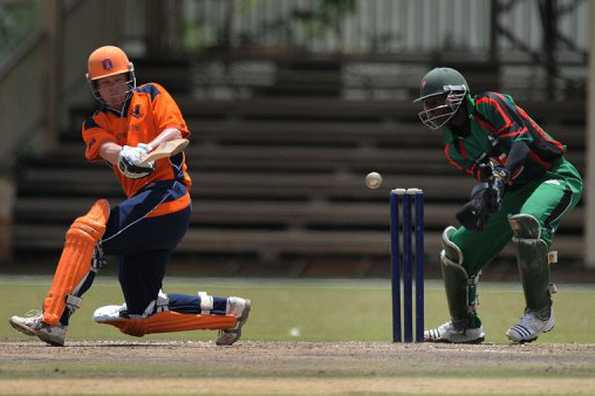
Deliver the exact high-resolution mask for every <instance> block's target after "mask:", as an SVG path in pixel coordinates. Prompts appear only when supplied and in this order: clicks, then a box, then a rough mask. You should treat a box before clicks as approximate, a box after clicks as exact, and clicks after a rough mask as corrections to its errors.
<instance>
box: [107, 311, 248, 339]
mask: <svg viewBox="0 0 595 396" xmlns="http://www.w3.org/2000/svg"><path fill="white" fill-rule="evenodd" d="M98 323H104V324H109V325H112V326H116V327H117V328H118V329H120V331H121V332H122V333H125V334H128V335H132V336H135V337H142V336H144V335H145V334H151V333H170V332H174V331H187V330H199V329H202V330H224V329H230V328H232V327H234V326H235V325H236V317H235V316H233V315H195V314H183V313H179V312H174V311H164V312H158V313H156V314H153V315H151V316H148V317H146V318H138V319H136V318H135V319H127V318H121V319H116V320H108V321H98Z"/></svg>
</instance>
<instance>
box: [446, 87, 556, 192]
mask: <svg viewBox="0 0 595 396" xmlns="http://www.w3.org/2000/svg"><path fill="white" fill-rule="evenodd" d="M463 105H466V106H467V111H468V114H469V131H468V133H465V134H464V135H463V134H460V133H457V132H455V131H452V130H450V129H449V128H447V127H444V128H443V137H444V143H445V146H444V154H445V156H446V158H447V159H448V161H449V162H450V163H451V164H452V165H453V166H454V167H455V168H457V169H459V170H461V171H463V172H465V173H467V174H469V175H471V176H473V177H475V178H476V179H478V180H479V178H480V166H479V165H480V164H482V163H485V162H487V161H489V160H492V161H494V162H495V163H497V164H500V165H504V164H505V163H506V159H507V156H508V153H509V152H510V149H511V146H512V144H513V143H514V142H517V141H523V142H525V143H526V144H527V146H528V147H529V153H528V156H527V158H526V160H525V161H524V163H523V164H522V165H521V166H519V167H517V169H515V170H514V171H513V174H512V179H511V180H512V185H513V186H519V185H524V184H526V183H528V182H530V181H531V180H534V179H535V178H537V177H540V176H542V175H543V174H544V173H545V172H546V171H547V170H549V169H551V168H552V166H553V165H554V164H555V163H556V162H557V161H558V160H559V159H560V158H561V157H562V155H563V153H564V151H565V149H566V147H565V146H563V145H562V144H561V143H560V142H558V141H557V140H555V139H554V138H552V137H551V136H550V135H549V134H547V133H546V132H545V131H544V130H543V129H542V128H541V127H540V126H539V125H538V124H537V123H536V122H535V121H534V120H533V119H532V118H531V117H529V115H528V114H527V113H526V112H525V110H523V109H522V108H521V107H519V106H518V105H516V104H515V103H514V101H513V99H512V98H511V97H510V96H508V95H503V94H500V93H497V92H486V93H483V94H481V95H477V96H475V97H470V96H468V99H467V101H466V103H465V102H464V103H463Z"/></svg>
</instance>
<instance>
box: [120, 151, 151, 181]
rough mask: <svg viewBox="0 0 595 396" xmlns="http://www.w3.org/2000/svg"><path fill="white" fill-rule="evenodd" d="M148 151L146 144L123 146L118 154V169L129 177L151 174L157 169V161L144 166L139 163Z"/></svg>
mask: <svg viewBox="0 0 595 396" xmlns="http://www.w3.org/2000/svg"><path fill="white" fill-rule="evenodd" d="M147 153H148V151H147V149H146V147H145V145H139V147H131V146H123V147H122V150H120V154H119V155H118V169H119V170H120V172H122V174H123V175H124V176H126V177H127V178H129V179H140V178H141V177H145V176H148V175H150V174H151V172H153V170H154V169H155V162H150V163H149V164H147V165H144V166H141V165H139V164H140V163H141V162H142V160H143V158H144V157H145V155H147Z"/></svg>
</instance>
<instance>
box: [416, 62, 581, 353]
mask: <svg viewBox="0 0 595 396" xmlns="http://www.w3.org/2000/svg"><path fill="white" fill-rule="evenodd" d="M415 102H421V103H423V110H422V111H421V112H420V113H419V118H420V120H421V122H422V123H423V124H424V125H425V126H427V127H428V128H430V129H432V130H441V131H442V137H443V139H444V144H445V146H444V154H445V156H446V159H447V160H448V162H449V163H450V164H451V165H452V166H454V167H455V168H456V169H458V170H460V171H461V172H463V173H465V174H467V175H469V176H471V177H473V178H475V179H476V180H477V184H476V185H475V187H474V188H473V189H472V191H471V200H470V201H469V202H468V203H467V204H465V205H464V206H463V207H462V208H461V209H460V210H459V212H458V213H457V215H456V217H457V219H458V220H459V222H460V223H461V224H462V226H461V227H459V228H455V227H452V226H449V227H447V228H446V229H445V230H444V232H443V233H442V246H443V250H442V251H441V253H440V261H441V266H442V275H443V278H444V285H445V289H446V300H447V303H448V308H449V312H450V321H449V322H447V323H444V324H442V325H440V326H438V327H437V328H434V329H431V330H426V331H425V333H424V338H425V341H429V342H448V343H480V342H482V341H483V340H484V338H485V331H484V328H483V326H482V324H481V320H480V319H479V316H478V314H477V311H476V308H477V305H478V294H477V285H478V280H479V275H480V272H481V270H482V268H483V267H484V266H485V265H486V264H487V263H488V262H489V261H490V260H491V259H492V258H494V257H495V256H496V255H497V254H498V253H499V252H500V251H501V250H502V249H503V248H504V246H505V245H506V244H507V243H509V242H510V241H511V240H512V243H513V245H514V247H515V249H516V256H517V265H518V269H519V273H520V279H521V283H522V286H523V292H524V295H525V303H526V308H525V310H524V312H523V313H522V315H521V318H520V320H519V322H518V323H516V324H515V325H513V326H512V327H510V328H509V329H508V330H507V331H506V336H507V337H508V338H509V339H510V340H511V341H512V342H514V343H525V342H531V341H534V340H536V339H537V337H539V335H541V334H542V333H547V332H549V331H551V330H552V329H553V328H554V324H555V321H554V312H553V309H552V299H551V293H552V292H553V290H554V287H553V284H552V283H551V280H550V267H549V262H548V252H549V248H550V245H551V243H552V238H553V236H554V234H555V232H556V230H557V229H558V225H559V223H560V219H561V218H562V216H564V215H565V214H566V213H568V211H569V210H570V209H572V208H573V207H574V206H576V204H577V203H578V202H579V200H580V198H581V193H582V190H583V182H582V178H581V175H580V174H579V172H578V171H577V170H576V168H575V167H574V166H573V165H572V164H571V163H570V162H568V160H566V159H565V158H564V152H565V150H566V147H565V146H564V145H562V144H561V143H560V142H559V141H557V140H556V139H554V138H553V137H552V136H550V135H549V134H548V133H546V132H545V131H544V130H543V129H542V128H541V127H540V126H539V125H538V124H537V123H536V122H535V121H534V120H533V119H532V118H531V117H530V116H529V115H528V114H527V113H526V112H525V110H523V109H522V108H521V107H520V106H518V105H517V104H516V103H515V101H514V100H513V99H512V98H511V97H510V96H508V95H504V94H501V93H498V92H485V93H481V94H478V95H472V94H471V92H470V90H469V85H468V84H467V81H466V80H465V78H464V77H463V76H462V75H461V73H459V72H458V71H456V70H454V69H451V68H448V67H439V68H435V69H433V70H431V71H430V72H428V73H427V74H426V75H425V76H424V77H423V79H422V81H421V95H420V97H419V98H417V99H416V100H415Z"/></svg>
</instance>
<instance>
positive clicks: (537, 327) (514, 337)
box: [506, 310, 556, 344]
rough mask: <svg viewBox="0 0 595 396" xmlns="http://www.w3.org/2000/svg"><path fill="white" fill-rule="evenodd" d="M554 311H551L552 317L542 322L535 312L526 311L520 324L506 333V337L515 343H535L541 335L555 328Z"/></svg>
mask: <svg viewBox="0 0 595 396" xmlns="http://www.w3.org/2000/svg"><path fill="white" fill-rule="evenodd" d="M555 324H556V321H555V320H554V311H553V310H551V311H550V317H549V318H548V319H547V320H542V319H539V318H538V317H537V315H536V314H535V312H533V311H526V312H525V313H524V314H523V316H521V320H520V321H519V323H517V324H515V325H514V326H512V327H511V328H510V329H508V330H507V331H506V336H507V337H508V338H509V339H510V340H511V341H512V342H515V343H519V344H522V343H525V342H531V341H535V340H536V339H537V337H538V336H539V335H540V334H541V333H547V332H548V331H551V330H552V329H553V328H554V325H555Z"/></svg>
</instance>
